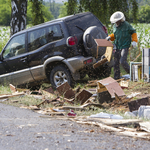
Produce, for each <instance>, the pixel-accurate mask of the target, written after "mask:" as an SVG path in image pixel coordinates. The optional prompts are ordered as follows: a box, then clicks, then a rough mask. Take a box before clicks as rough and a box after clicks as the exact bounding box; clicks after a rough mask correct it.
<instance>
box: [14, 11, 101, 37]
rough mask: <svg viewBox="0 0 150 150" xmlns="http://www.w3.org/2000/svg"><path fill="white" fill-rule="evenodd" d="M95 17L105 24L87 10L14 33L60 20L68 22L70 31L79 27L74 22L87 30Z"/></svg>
mask: <svg viewBox="0 0 150 150" xmlns="http://www.w3.org/2000/svg"><path fill="white" fill-rule="evenodd" d="M85 16H89V17H90V19H89V17H88V19H87V18H86V17H85ZM93 17H94V18H93ZM81 18H82V23H81ZM84 18H85V21H84V20H83V19H84ZM93 19H95V20H97V23H98V24H101V25H102V26H103V24H102V23H101V22H100V21H99V20H98V19H97V18H96V17H95V16H94V15H93V14H92V13H91V12H85V13H78V14H75V15H70V16H66V17H62V18H58V19H54V20H51V21H48V22H45V23H42V24H38V25H35V26H33V27H30V28H28V29H24V30H22V31H19V32H17V33H15V34H14V35H17V34H20V33H23V32H26V31H30V30H33V29H36V28H38V27H41V26H46V25H48V24H51V23H52V24H53V23H56V22H58V23H59V22H66V25H67V26H68V29H70V32H71V31H72V27H75V28H76V29H77V27H76V26H75V25H74V24H79V25H80V27H81V28H83V30H85V29H86V26H87V27H89V24H90V25H91V26H92V22H93V21H92V20H93ZM74 20H76V22H74ZM87 20H88V22H87ZM95 20H94V21H95ZM83 24H84V25H83ZM86 24H87V25H86Z"/></svg>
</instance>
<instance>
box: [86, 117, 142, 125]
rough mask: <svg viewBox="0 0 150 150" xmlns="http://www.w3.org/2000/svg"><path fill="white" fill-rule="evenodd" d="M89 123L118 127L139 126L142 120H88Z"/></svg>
mask: <svg viewBox="0 0 150 150" xmlns="http://www.w3.org/2000/svg"><path fill="white" fill-rule="evenodd" d="M87 120H89V121H92V120H93V121H97V122H101V123H103V124H106V125H111V126H116V125H137V124H139V123H140V122H142V120H139V119H102V118H88V119H87Z"/></svg>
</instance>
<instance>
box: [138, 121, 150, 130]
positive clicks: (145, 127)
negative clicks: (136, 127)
mask: <svg viewBox="0 0 150 150" xmlns="http://www.w3.org/2000/svg"><path fill="white" fill-rule="evenodd" d="M139 124H140V128H141V129H142V130H144V131H147V132H150V122H140V123H139Z"/></svg>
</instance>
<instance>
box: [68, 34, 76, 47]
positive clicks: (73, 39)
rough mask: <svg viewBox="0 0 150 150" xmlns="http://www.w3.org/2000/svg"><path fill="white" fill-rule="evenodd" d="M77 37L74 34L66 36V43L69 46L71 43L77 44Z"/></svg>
mask: <svg viewBox="0 0 150 150" xmlns="http://www.w3.org/2000/svg"><path fill="white" fill-rule="evenodd" d="M77 41H78V40H77V37H76V36H70V37H68V39H67V44H68V45H69V46H73V45H76V44H77Z"/></svg>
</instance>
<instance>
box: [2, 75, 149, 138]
mask: <svg viewBox="0 0 150 150" xmlns="http://www.w3.org/2000/svg"><path fill="white" fill-rule="evenodd" d="M128 82H129V81H128V80H124V79H120V80H118V81H117V80H114V79H113V78H111V77H108V78H105V79H103V80H93V81H89V82H88V84H87V85H86V87H90V88H86V89H84V88H81V87H80V86H79V87H77V88H76V89H75V90H72V88H71V87H70V85H69V84H68V83H67V82H65V83H64V84H62V85H61V86H59V87H57V90H56V91H53V89H52V88H51V87H49V88H47V89H39V90H37V91H30V90H29V89H19V88H16V87H15V86H13V85H12V84H10V89H11V92H12V94H5V95H0V102H4V101H7V100H9V98H11V97H14V96H22V95H27V96H33V97H34V98H36V99H38V101H39V103H38V104H36V105H31V106H21V108H25V109H31V110H33V111H35V112H37V113H40V114H44V115H47V116H44V115H43V117H47V118H48V117H49V118H54V119H55V118H58V119H69V120H72V121H75V122H77V123H81V124H89V125H96V126H99V127H100V128H101V129H102V130H104V131H111V132H117V133H119V134H121V135H126V136H132V137H136V138H144V139H150V133H149V132H150V128H149V126H150V123H149V122H144V121H142V120H140V119H124V117H122V116H120V115H114V114H109V113H105V112H102V111H101V112H100V113H97V114H95V115H94V114H93V115H90V116H78V115H77V114H78V113H77V112H76V111H88V110H90V109H91V108H92V109H93V108H94V109H95V108H96V109H97V110H98V109H99V108H100V109H102V108H103V109H104V108H111V109H115V110H117V109H119V110H127V111H126V113H125V116H130V117H133V118H135V117H136V118H137V117H139V118H141V117H142V118H145V119H150V115H149V114H150V100H149V97H146V98H142V99H138V100H132V99H133V98H134V97H135V96H136V95H138V94H139V93H137V92H136V93H132V94H131V95H128V96H126V95H125V93H124V91H123V88H129V83H128ZM91 87H95V88H91ZM130 88H131V87H130ZM130 88H129V89H130ZM131 100H132V101H131ZM11 102H14V103H16V102H18V101H17V100H11ZM45 104H51V105H49V107H48V108H44V105H45ZM130 125H131V126H132V128H129V127H128V126H130ZM91 132H94V130H91Z"/></svg>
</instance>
